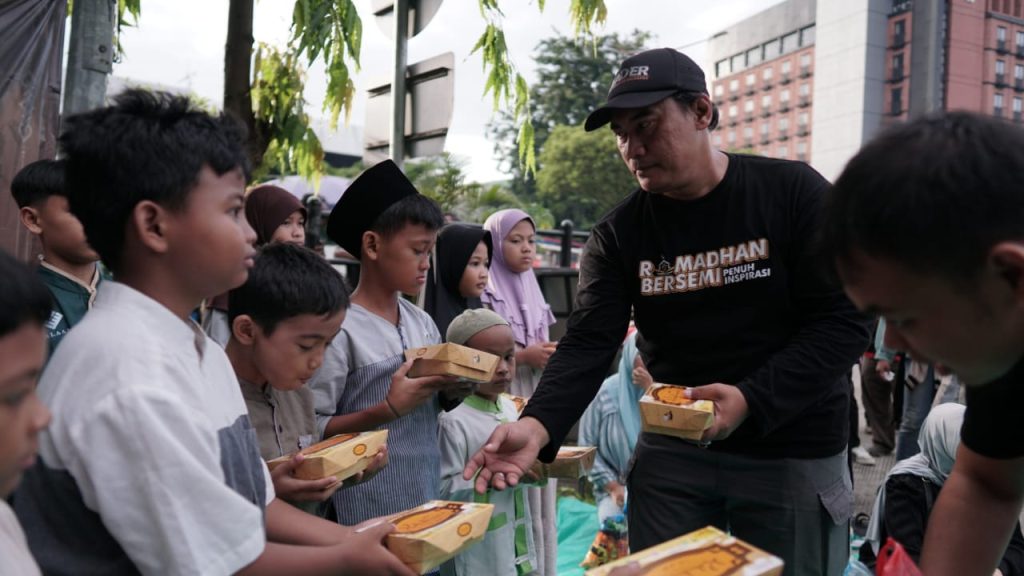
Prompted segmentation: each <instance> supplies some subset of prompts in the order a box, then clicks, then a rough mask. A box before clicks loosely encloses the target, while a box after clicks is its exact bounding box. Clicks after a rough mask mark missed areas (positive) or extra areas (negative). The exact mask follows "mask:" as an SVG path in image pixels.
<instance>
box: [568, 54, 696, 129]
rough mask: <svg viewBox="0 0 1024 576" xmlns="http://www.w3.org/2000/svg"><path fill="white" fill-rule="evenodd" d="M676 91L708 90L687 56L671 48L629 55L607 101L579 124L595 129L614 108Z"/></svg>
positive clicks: (633, 105)
mask: <svg viewBox="0 0 1024 576" xmlns="http://www.w3.org/2000/svg"><path fill="white" fill-rule="evenodd" d="M677 92H703V93H704V94H707V93H708V87H707V84H706V83H705V81H704V71H703V70H701V69H700V66H697V63H696V62H694V61H693V60H691V59H690V57H689V56H687V55H686V54H683V53H682V52H679V51H676V50H673V49H672V48H657V49H654V50H647V51H645V52H641V53H639V54H636V55H634V56H630V57H629V58H627V59H626V61H625V62H623V63H622V67H621V68H619V72H618V74H616V75H615V79H614V80H612V87H611V89H610V90H608V101H607V102H605V103H604V106H601V107H600V108H598V109H597V110H594V111H593V112H591V113H590V116H587V120H586V122H585V123H584V124H583V127H584V128H585V129H586V130H587V132H590V131H592V130H597V129H598V128H600V127H601V126H604V125H605V124H607V123H608V122H609V121H611V115H612V112H613V111H614V110H621V109H628V108H643V107H645V106H650V105H652V104H657V103H658V102H661V101H662V100H664V99H665V98H668V97H669V96H671V95H673V94H675V93H677Z"/></svg>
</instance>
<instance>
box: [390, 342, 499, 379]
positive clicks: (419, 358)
mask: <svg viewBox="0 0 1024 576" xmlns="http://www.w3.org/2000/svg"><path fill="white" fill-rule="evenodd" d="M405 359H406V360H415V362H413V364H412V368H410V369H409V376H412V377H413V378H418V377H420V376H458V377H459V378H464V379H466V380H469V381H471V382H478V383H485V382H490V381H491V378H493V377H494V371H495V370H497V368H498V361H499V358H498V357H497V356H495V355H494V354H488V353H487V352H481V351H479V350H474V349H473V348H467V347H465V346H461V345H459V344H451V343H446V344H436V345H434V346H423V347H422V348H410V349H409V350H406V351H405Z"/></svg>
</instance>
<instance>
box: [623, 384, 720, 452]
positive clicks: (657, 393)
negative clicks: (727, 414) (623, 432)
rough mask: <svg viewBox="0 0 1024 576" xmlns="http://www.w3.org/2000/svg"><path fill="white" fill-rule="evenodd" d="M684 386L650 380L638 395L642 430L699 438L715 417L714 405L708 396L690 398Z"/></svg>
mask: <svg viewBox="0 0 1024 576" xmlns="http://www.w3.org/2000/svg"><path fill="white" fill-rule="evenodd" d="M684 390H686V387H685V386H672V385H670V384H657V383H655V384H653V385H652V386H651V387H650V388H649V389H648V390H647V392H646V393H645V394H644V395H643V397H642V398H640V414H641V416H643V430H644V432H653V433H655V434H667V435H669V436H677V437H679V438H687V439H689V440H700V437H701V436H702V435H703V434H704V431H705V430H707V429H708V428H710V427H711V425H712V424H713V423H714V421H715V406H714V404H712V403H711V402H710V401H708V400H689V399H687V398H686V397H685V396H683V391H684Z"/></svg>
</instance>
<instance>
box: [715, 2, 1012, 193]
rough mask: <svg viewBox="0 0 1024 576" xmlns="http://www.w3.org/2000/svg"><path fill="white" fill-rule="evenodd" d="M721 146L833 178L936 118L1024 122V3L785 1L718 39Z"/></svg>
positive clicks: (718, 138)
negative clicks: (916, 124) (892, 138)
mask: <svg viewBox="0 0 1024 576" xmlns="http://www.w3.org/2000/svg"><path fill="white" fill-rule="evenodd" d="M708 52H709V55H710V58H711V62H712V63H711V64H710V65H709V69H708V71H707V72H708V75H709V77H710V79H711V91H712V99H713V100H714V101H715V103H716V104H718V106H719V108H720V113H721V125H720V126H721V127H720V129H719V130H718V131H717V132H716V133H715V135H714V141H715V144H716V145H718V146H720V147H721V148H723V149H726V150H747V151H753V152H755V153H758V154H763V155H769V156H777V157H782V158H790V159H797V160H804V161H807V162H809V163H811V164H812V165H814V167H815V168H817V169H818V170H819V171H820V172H821V173H822V174H824V175H825V176H826V177H827V178H835V177H836V176H837V175H838V174H839V172H840V171H841V170H842V167H843V166H844V165H845V163H846V161H847V160H848V159H849V158H850V157H851V156H852V155H853V154H854V153H855V152H856V151H857V150H858V149H859V148H860V147H861V146H862V145H863V144H864V143H865V142H866V141H868V140H870V139H871V137H872V136H874V135H875V134H876V133H877V132H878V131H879V130H880V129H882V128H883V127H884V126H886V125H888V124H891V123H894V122H902V121H906V120H907V119H910V118H916V117H918V116H920V115H922V114H927V113H929V112H932V111H935V110H971V111H975V112H982V113H988V114H994V115H996V116H1002V117H1004V118H1007V119H1009V120H1012V121H1014V122H1021V121H1022V112H1024V1H1022V0H917V1H914V0H843V1H842V2H839V1H836V0H787V1H786V2H783V3H781V4H778V5H776V6H774V7H772V8H770V9H768V10H765V11H763V12H761V13H759V14H756V15H754V16H752V17H750V18H748V19H746V20H743V21H741V22H739V23H737V24H735V25H733V26H731V27H730V28H727V29H725V30H723V31H721V32H719V33H717V34H715V35H714V36H712V37H711V38H710V39H709V48H708Z"/></svg>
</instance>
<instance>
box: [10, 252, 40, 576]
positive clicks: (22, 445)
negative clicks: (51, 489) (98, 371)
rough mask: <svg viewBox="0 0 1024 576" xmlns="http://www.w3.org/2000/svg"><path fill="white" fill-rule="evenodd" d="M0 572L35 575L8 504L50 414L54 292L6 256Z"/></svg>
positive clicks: (36, 572)
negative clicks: (42, 376)
mask: <svg viewBox="0 0 1024 576" xmlns="http://www.w3.org/2000/svg"><path fill="white" fill-rule="evenodd" d="M0 278H3V279H4V281H3V282H0V574H19V575H20V576H35V575H38V574H39V566H37V565H36V562H35V560H33V559H32V554H30V553H29V550H28V545H27V544H26V542H25V534H24V532H22V530H21V526H19V525H18V519H17V518H15V517H14V512H13V511H12V510H11V507H10V506H8V505H7V501H6V500H5V499H6V498H7V497H8V496H10V495H11V491H12V490H14V488H15V487H17V485H18V482H19V481H20V480H21V475H22V473H23V472H24V471H25V469H26V468H28V467H29V466H31V465H32V462H33V461H34V460H35V455H36V446H37V444H38V441H39V439H38V436H39V432H40V431H41V430H42V429H43V428H45V427H46V424H47V422H49V421H50V412H49V411H48V410H47V409H46V407H45V406H43V403H42V402H40V401H39V397H37V396H36V381H37V380H38V379H39V373H40V372H42V371H43V364H44V362H45V361H46V332H44V331H43V324H44V323H45V322H46V321H47V319H48V318H49V317H50V293H49V292H48V291H47V289H46V286H45V285H44V284H43V283H42V282H41V281H40V280H39V279H38V278H37V277H36V276H35V275H34V274H33V273H32V272H31V271H29V269H28V268H26V267H25V266H23V265H22V264H21V263H20V262H18V261H16V260H15V259H14V258H11V257H10V256H8V255H7V254H5V253H3V252H0Z"/></svg>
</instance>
